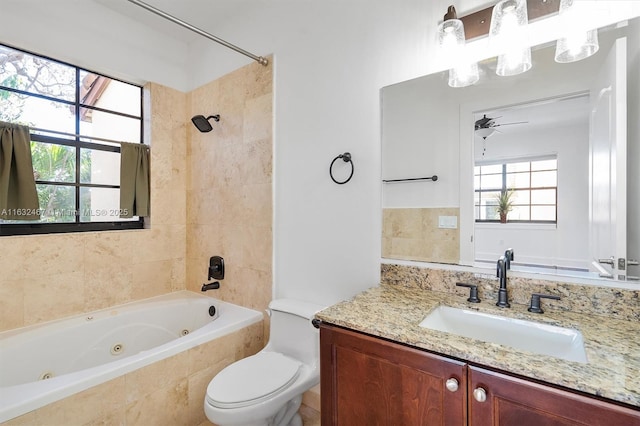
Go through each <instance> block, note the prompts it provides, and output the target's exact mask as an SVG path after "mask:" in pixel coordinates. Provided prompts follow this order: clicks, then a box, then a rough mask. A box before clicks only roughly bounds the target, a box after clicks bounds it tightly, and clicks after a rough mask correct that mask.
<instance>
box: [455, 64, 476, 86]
mask: <svg viewBox="0 0 640 426" xmlns="http://www.w3.org/2000/svg"><path fill="white" fill-rule="evenodd" d="M478 80H480V73H479V72H478V64H477V63H475V62H473V63H471V64H468V65H459V66H457V67H456V68H451V69H450V70H449V86H450V87H467V86H471V85H472V84H476V83H477V82H478Z"/></svg>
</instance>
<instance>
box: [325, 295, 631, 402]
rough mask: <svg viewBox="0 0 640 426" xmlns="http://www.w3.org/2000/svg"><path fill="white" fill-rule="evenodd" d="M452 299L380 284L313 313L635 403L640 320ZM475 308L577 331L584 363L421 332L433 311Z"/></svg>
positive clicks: (365, 330)
mask: <svg viewBox="0 0 640 426" xmlns="http://www.w3.org/2000/svg"><path fill="white" fill-rule="evenodd" d="M466 297H467V296H464V297H462V296H461V295H457V294H451V293H449V294H447V293H443V292H437V291H430V290H422V291H416V289H415V288H411V287H406V286H401V285H388V284H382V285H380V286H379V287H374V288H371V289H369V290H366V291H364V292H363V293H360V294H359V295H357V296H355V297H354V298H353V299H351V300H349V301H344V302H340V303H338V304H336V305H333V306H331V307H329V308H327V309H325V310H322V311H320V312H318V313H317V314H316V317H317V318H319V319H320V320H322V321H325V322H327V323H331V324H335V325H338V326H342V327H346V328H349V329H353V330H356V331H361V332H363V333H367V334H370V335H373V336H379V337H382V338H385V339H390V340H393V341H396V342H400V343H404V344H407V345H410V346H415V347H419V348H423V349H426V350H429V351H433V352H437V353H441V354H444V355H449V356H452V357H455V358H460V359H464V360H467V361H469V362H472V363H474V364H478V365H482V366H488V367H491V368H496V369H500V370H503V371H507V372H511V373H514V374H518V375H521V376H525V377H529V378H532V379H536V380H541V381H544V382H548V383H552V384H556V385H560V386H564V387H566V388H570V389H575V390H578V391H582V392H586V393H588V394H592V395H598V396H602V397H605V398H609V399H612V400H615V401H619V402H622V403H625V404H630V405H633V406H640V380H638V377H640V339H638V336H640V323H638V322H632V321H623V320H619V319H614V318H606V317H602V316H594V315H585V314H580V313H572V312H553V311H551V310H547V311H545V313H544V314H543V315H539V314H532V313H529V312H527V310H526V306H520V305H516V304H514V305H512V308H511V309H500V308H498V307H496V306H495V304H494V303H493V302H492V301H491V300H483V301H482V302H481V303H479V304H474V303H468V302H466ZM441 304H444V305H447V306H452V307H457V308H464V309H472V310H480V311H482V312H487V313H492V314H496V315H502V316H507V317H512V318H519V319H524V320H531V321H538V322H543V323H546V324H551V325H557V326H562V327H570V328H575V329H578V330H579V331H581V332H582V334H583V336H584V341H585V350H586V353H587V358H588V363H587V364H580V363H575V362H570V361H564V360H561V359H558V358H554V357H550V356H545V355H538V354H533V353H530V352H524V351H519V350H516V349H513V348H509V347H506V346H501V345H497V344H492V343H486V342H482V341H479V340H475V339H471V338H466V337H461V336H457V335H454V334H449V333H444V332H440V331H436V330H430V329H427V328H422V327H420V326H419V325H418V324H419V323H420V322H421V321H422V320H423V319H424V317H425V316H427V315H428V314H429V312H430V311H431V310H432V309H434V308H436V307H437V306H439V305H441Z"/></svg>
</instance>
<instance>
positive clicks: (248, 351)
mask: <svg viewBox="0 0 640 426" xmlns="http://www.w3.org/2000/svg"><path fill="white" fill-rule="evenodd" d="M262 341H263V325H262V322H259V323H256V324H253V325H250V326H248V327H245V328H243V329H241V330H238V331H236V332H234V333H231V334H228V335H226V336H223V337H220V338H219V339H216V340H213V341H211V342H208V343H206V344H204V345H200V346H197V347H195V348H193V349H189V350H188V351H185V352H182V353H179V354H177V355H174V356H172V357H169V358H166V359H164V360H162V361H159V362H157V363H155V364H151V365H148V366H146V367H143V368H141V369H138V370H135V371H132V372H130V373H127V374H125V375H124V376H121V377H118V378H116V379H113V380H111V381H108V382H106V383H102V384H100V385H98V386H95V387H92V388H90V389H87V390H85V391H83V392H80V393H77V394H75V395H72V396H70V397H68V398H65V399H63V400H61V401H58V402H54V403H52V404H49V405H47V406H45V407H42V408H40V409H37V410H34V411H31V412H30V413H27V414H25V415H22V416H20V417H16V418H15V419H12V420H9V421H8V422H5V423H3V426H18V425H30V426H31V425H39V426H46V425H51V426H58V425H67V426H76V425H77V426H80V425H99V424H100V425H102V424H104V425H125V424H126V425H140V426H146V425H199V424H202V423H205V421H206V420H207V419H206V417H205V414H204V410H203V408H202V407H203V405H202V404H203V401H204V399H203V398H204V395H205V393H206V389H207V386H208V385H209V382H210V381H211V379H212V378H213V377H214V376H215V375H216V374H217V373H218V372H219V371H220V370H222V369H223V368H224V367H226V366H228V365H230V364H231V363H233V362H235V361H237V360H240V359H242V358H246V357H247V356H250V355H253V354H255V353H257V352H258V351H259V350H260V349H262V346H263V344H262Z"/></svg>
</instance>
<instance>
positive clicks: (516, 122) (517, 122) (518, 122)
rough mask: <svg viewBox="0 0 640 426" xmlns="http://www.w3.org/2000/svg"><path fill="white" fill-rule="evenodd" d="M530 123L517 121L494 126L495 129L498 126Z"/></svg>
mask: <svg viewBox="0 0 640 426" xmlns="http://www.w3.org/2000/svg"><path fill="white" fill-rule="evenodd" d="M526 123H528V121H515V122H513V123H502V124H494V125H493V127H498V126H510V125H512V124H526Z"/></svg>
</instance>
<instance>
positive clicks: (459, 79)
mask: <svg viewBox="0 0 640 426" xmlns="http://www.w3.org/2000/svg"><path fill="white" fill-rule="evenodd" d="M438 44H439V45H440V49H441V52H442V53H443V54H444V55H446V56H447V57H449V58H450V62H451V63H452V64H453V67H452V68H451V69H450V70H449V86H451V87H466V86H470V85H472V84H475V83H476V82H478V80H479V79H480V74H479V72H478V64H477V63H475V62H473V63H471V62H469V61H468V60H466V59H465V54H464V49H463V47H464V44H465V36H464V25H463V23H462V21H461V20H459V19H447V20H446V21H444V22H443V23H442V24H440V25H439V26H438Z"/></svg>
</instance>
